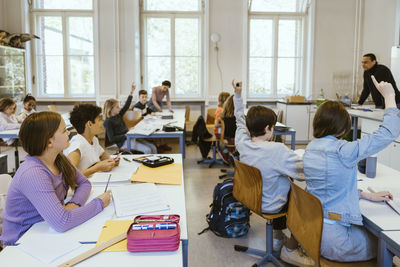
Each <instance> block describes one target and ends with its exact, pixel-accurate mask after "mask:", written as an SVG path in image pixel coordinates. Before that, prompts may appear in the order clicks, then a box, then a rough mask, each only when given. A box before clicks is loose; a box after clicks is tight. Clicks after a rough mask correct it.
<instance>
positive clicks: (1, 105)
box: [0, 97, 16, 112]
mask: <svg viewBox="0 0 400 267" xmlns="http://www.w3.org/2000/svg"><path fill="white" fill-rule="evenodd" d="M12 105H16V104H15V102H14V100H12V99H11V98H9V97H4V98H2V99H0V111H2V112H4V110H6V108H8V107H9V106H12Z"/></svg>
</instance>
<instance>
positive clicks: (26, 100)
mask: <svg viewBox="0 0 400 267" xmlns="http://www.w3.org/2000/svg"><path fill="white" fill-rule="evenodd" d="M31 100H33V101H35V102H36V99H35V98H34V97H33V95H31V94H27V95H26V96H25V98H24V103H26V102H29V101H31Z"/></svg>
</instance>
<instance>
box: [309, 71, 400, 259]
mask: <svg viewBox="0 0 400 267" xmlns="http://www.w3.org/2000/svg"><path fill="white" fill-rule="evenodd" d="M371 77H372V80H373V81H374V84H375V86H376V88H377V89H378V90H379V92H380V93H381V94H382V95H383V97H384V98H385V105H386V110H385V115H384V119H383V123H382V125H381V126H380V127H379V129H378V130H377V131H375V132H374V133H373V134H371V135H366V136H364V137H363V138H361V139H358V140H356V141H353V142H347V141H345V140H341V138H342V137H344V136H345V135H346V134H347V133H348V131H349V130H350V128H351V120H350V116H349V114H348V113H347V111H346V109H345V108H344V106H343V105H342V104H340V103H338V102H333V101H328V102H325V103H324V104H322V105H321V106H320V107H319V108H318V110H317V112H316V114H315V117H314V121H313V130H314V133H313V135H314V137H315V138H316V139H315V140H313V141H311V142H310V143H309V144H308V146H307V149H306V152H305V153H304V157H303V164H304V174H305V178H306V183H307V188H306V189H307V191H309V192H310V193H312V194H314V195H316V196H317V197H318V198H319V199H320V201H321V203H322V208H323V211H324V225H323V232H322V240H321V255H322V256H323V257H325V258H327V259H330V260H334V261H342V262H351V261H365V260H370V259H372V258H375V257H376V254H377V251H376V250H377V245H376V243H377V240H376V238H374V237H373V236H372V235H371V234H370V233H369V232H367V230H366V229H365V228H364V227H363V223H362V217H361V212H360V207H359V199H360V198H363V199H367V200H370V201H383V200H386V199H387V198H393V197H392V195H391V194H390V193H389V192H387V191H383V192H378V193H367V192H359V191H358V190H357V163H358V162H359V161H360V160H362V159H364V158H366V157H368V156H370V155H373V154H376V153H378V152H379V151H381V150H382V149H384V148H385V147H387V146H388V145H389V144H390V143H391V142H392V141H394V140H395V139H396V138H397V136H398V135H399V134H400V112H399V110H398V109H397V107H396V101H395V93H394V90H393V87H392V85H391V84H390V83H386V82H381V83H378V82H377V81H376V80H375V78H374V76H371Z"/></svg>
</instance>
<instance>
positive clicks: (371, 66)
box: [358, 54, 400, 109]
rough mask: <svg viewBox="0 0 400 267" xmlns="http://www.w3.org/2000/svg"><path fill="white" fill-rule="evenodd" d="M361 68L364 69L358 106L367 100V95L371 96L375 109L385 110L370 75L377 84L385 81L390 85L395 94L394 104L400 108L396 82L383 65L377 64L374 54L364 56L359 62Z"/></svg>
mask: <svg viewBox="0 0 400 267" xmlns="http://www.w3.org/2000/svg"><path fill="white" fill-rule="evenodd" d="M361 65H362V68H363V69H364V85H363V90H362V92H361V96H360V99H359V100H358V104H360V105H362V104H363V103H364V101H365V100H366V99H367V98H368V96H369V94H371V95H372V99H373V100H374V103H375V106H376V108H382V109H383V108H385V101H384V99H383V97H382V95H381V94H380V93H379V92H378V90H377V89H376V87H375V85H374V83H373V82H372V79H371V75H374V76H375V79H376V80H377V81H378V82H381V81H385V82H388V83H391V84H392V86H393V89H394V92H395V94H396V104H397V107H398V108H399V107H400V92H399V90H398V89H397V86H396V82H395V81H394V78H393V75H392V72H391V71H390V69H389V68H388V67H386V66H385V65H381V64H378V62H377V61H376V56H375V55H374V54H365V55H364V56H363V58H362V61H361Z"/></svg>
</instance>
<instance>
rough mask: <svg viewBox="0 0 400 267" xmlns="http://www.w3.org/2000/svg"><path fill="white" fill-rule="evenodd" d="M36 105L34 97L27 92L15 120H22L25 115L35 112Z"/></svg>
mask: <svg viewBox="0 0 400 267" xmlns="http://www.w3.org/2000/svg"><path fill="white" fill-rule="evenodd" d="M35 107H36V99H35V98H34V97H33V95H31V94H27V95H26V96H25V98H24V107H23V109H22V110H21V113H19V115H18V116H17V120H18V122H19V123H21V122H23V121H24V120H25V118H26V117H28V116H29V115H31V114H32V113H35V112H36V110H35Z"/></svg>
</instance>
